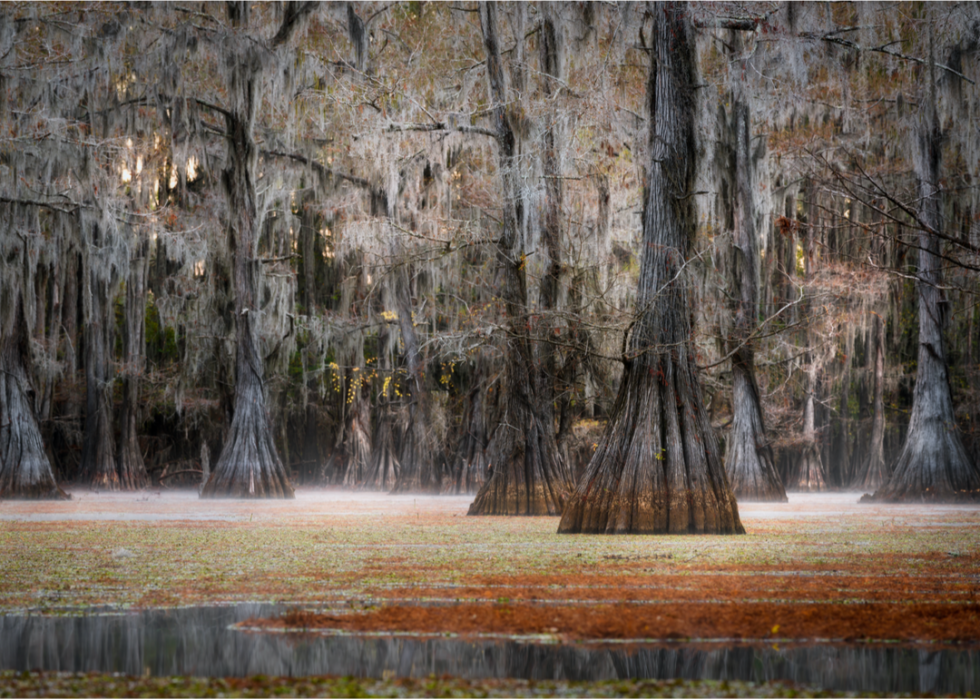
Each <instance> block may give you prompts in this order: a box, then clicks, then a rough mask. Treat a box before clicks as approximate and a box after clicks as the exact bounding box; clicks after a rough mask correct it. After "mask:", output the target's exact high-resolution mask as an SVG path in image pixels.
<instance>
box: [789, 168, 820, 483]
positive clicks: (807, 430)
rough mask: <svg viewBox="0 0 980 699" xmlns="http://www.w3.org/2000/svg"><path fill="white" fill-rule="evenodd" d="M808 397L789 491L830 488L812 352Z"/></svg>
mask: <svg viewBox="0 0 980 699" xmlns="http://www.w3.org/2000/svg"><path fill="white" fill-rule="evenodd" d="M813 188H814V186H813V183H812V182H811V183H810V186H809V190H808V192H807V222H806V250H805V251H804V274H805V278H806V283H807V284H809V283H810V281H811V280H812V279H813V272H814V270H813V267H814V265H815V264H816V259H815V256H816V244H815V236H816V228H817V221H818V213H817V211H818V207H817V202H816V193H815V192H814V191H813ZM810 310H811V309H810V304H809V302H807V304H806V307H805V308H804V310H803V315H804V317H808V316H809V315H810ZM805 338H806V344H807V347H808V348H810V347H812V346H813V337H812V333H811V332H810V330H809V328H808V329H807V330H806V331H805ZM804 361H805V362H806V395H805V397H804V402H803V448H802V449H801V450H800V453H799V455H798V456H797V458H796V461H795V463H794V465H793V469H792V474H791V476H790V478H789V479H788V480H787V482H786V488H787V490H802V491H820V490H826V489H827V479H826V477H825V476H824V467H823V459H822V458H821V456H820V445H818V444H817V430H816V405H815V402H816V394H817V363H816V359H815V357H814V356H813V352H812V351H808V352H807V353H806V357H805V358H804Z"/></svg>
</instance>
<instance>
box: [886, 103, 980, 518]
mask: <svg viewBox="0 0 980 699" xmlns="http://www.w3.org/2000/svg"><path fill="white" fill-rule="evenodd" d="M931 97H932V99H933V101H932V106H930V107H927V110H928V116H927V117H926V119H924V123H923V124H922V125H921V126H920V127H919V130H918V133H917V134H916V143H915V148H916V152H915V153H914V158H913V164H914V168H915V175H916V178H917V179H918V181H919V202H920V203H919V218H920V219H921V221H922V223H923V224H925V225H924V226H923V227H922V228H920V230H919V236H918V243H919V280H918V283H917V288H918V296H919V298H918V301H919V352H918V367H917V371H916V381H915V389H914V391H913V394H912V415H911V417H910V418H909V429H908V433H907V435H906V437H905V445H904V446H903V447H902V451H901V453H900V454H899V457H898V460H897V461H896V463H895V466H894V468H893V470H892V475H891V478H889V479H888V482H887V483H886V484H885V485H884V486H882V487H881V488H880V489H879V490H878V491H877V492H876V493H875V494H874V496H873V498H872V499H873V500H874V501H877V502H903V501H918V500H933V501H937V500H961V499H977V498H980V469H978V468H977V466H976V465H975V464H974V463H973V462H971V461H970V458H969V456H968V455H967V453H966V450H965V449H964V448H963V443H962V442H961V440H960V436H959V433H958V431H957V426H956V416H955V414H954V412H953V399H952V395H951V393H950V387H949V368H948V366H947V360H946V349H945V345H944V342H943V325H944V321H945V310H946V300H945V298H944V297H943V292H942V291H941V286H942V267H941V261H940V258H939V255H940V252H941V242H940V239H939V236H937V235H934V234H933V233H931V232H930V230H928V229H932V230H935V231H939V232H941V231H942V227H943V220H942V190H941V188H940V187H941V185H940V165H941V148H942V133H941V131H940V128H939V124H938V119H937V116H936V113H935V95H932V96H931Z"/></svg>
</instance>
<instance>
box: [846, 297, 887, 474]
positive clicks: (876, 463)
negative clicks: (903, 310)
mask: <svg viewBox="0 0 980 699" xmlns="http://www.w3.org/2000/svg"><path fill="white" fill-rule="evenodd" d="M874 380H875V383H874V398H873V415H872V418H871V441H870V442H869V444H868V454H867V457H866V458H865V459H864V462H863V463H862V465H861V469H860V470H859V471H858V473H857V475H856V476H855V478H854V481H853V484H852V486H853V487H854V488H860V489H862V490H867V491H870V492H874V491H875V490H877V489H878V488H880V487H881V486H882V485H884V483H885V482H886V481H887V480H888V477H889V475H891V474H890V472H889V470H888V465H887V464H886V463H885V327H884V323H883V322H882V320H881V316H880V315H878V314H877V313H876V314H875V316H874Z"/></svg>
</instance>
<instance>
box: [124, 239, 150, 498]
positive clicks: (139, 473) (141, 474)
mask: <svg viewBox="0 0 980 699" xmlns="http://www.w3.org/2000/svg"><path fill="white" fill-rule="evenodd" d="M148 257H149V241H142V242H140V243H139V251H138V252H137V253H136V255H135V256H134V257H133V258H132V259H131V260H130V267H129V279H128V280H127V282H126V302H125V307H124V310H123V313H124V318H123V333H124V334H123V361H124V362H125V364H124V370H123V385H122V387H123V401H122V409H121V411H120V417H119V422H120V425H121V433H120V436H119V487H120V488H121V489H122V490H136V489H138V488H145V487H146V485H147V482H148V480H149V479H148V478H147V475H146V466H145V464H144V463H143V453H142V452H141V451H140V445H139V432H138V430H137V425H138V421H137V417H138V414H139V400H140V389H139V387H140V380H141V378H142V376H143V366H144V364H145V361H146V339H145V338H146V327H145V326H146V272H147V267H148Z"/></svg>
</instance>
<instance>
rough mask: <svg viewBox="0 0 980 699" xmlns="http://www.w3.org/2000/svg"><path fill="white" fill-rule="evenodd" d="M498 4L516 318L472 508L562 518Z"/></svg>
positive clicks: (510, 286) (506, 287)
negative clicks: (497, 414) (486, 470)
mask: <svg viewBox="0 0 980 699" xmlns="http://www.w3.org/2000/svg"><path fill="white" fill-rule="evenodd" d="M496 14H497V5H495V4H494V3H480V24H481V27H482V29H483V43H484V47H485V49H486V54H487V71H488V77H489V80H490V92H491V96H492V98H493V101H494V103H495V104H494V124H495V127H496V129H497V142H498V146H499V169H500V172H501V182H502V185H503V192H502V199H503V211H502V215H503V222H502V223H503V225H502V231H501V237H500V240H499V245H498V251H499V252H498V264H499V267H500V279H501V287H502V288H501V296H502V298H503V300H504V303H505V307H506V312H507V319H508V331H509V332H508V334H509V340H508V348H507V357H508V359H509V366H508V368H507V372H506V378H505V380H504V387H505V389H506V391H507V393H506V396H507V399H506V402H505V407H504V411H503V415H502V419H501V421H500V423H499V424H498V425H497V427H496V428H495V429H494V430H493V435H492V436H491V439H490V444H489V446H488V448H487V456H488V461H489V463H490V466H489V467H490V469H491V473H490V478H489V479H488V480H487V482H486V483H485V484H484V485H483V487H482V488H481V489H480V492H479V493H477V496H476V498H475V500H474V501H473V504H472V505H470V509H469V514H471V515H505V514H506V515H545V514H548V515H557V514H560V513H561V511H562V507H563V505H564V503H565V499H566V498H567V496H568V492H569V491H570V490H571V485H572V483H571V475H570V474H569V472H568V468H567V466H566V464H565V462H564V461H563V460H562V459H561V456H560V454H559V451H558V445H557V443H556V441H555V424H554V415H553V410H552V400H551V399H552V396H551V391H550V388H546V382H545V381H544V380H543V377H542V376H541V373H542V372H541V369H540V368H539V366H538V364H537V362H536V358H535V356H534V347H533V340H532V338H531V330H530V318H529V317H528V311H527V271H526V268H525V259H524V252H525V251H524V250H523V247H522V244H521V243H520V241H519V240H518V238H519V236H518V221H519V220H521V218H522V216H521V212H520V211H519V207H521V206H523V203H522V201H521V198H520V194H519V191H520V190H519V183H518V181H517V179H518V177H517V162H516V159H515V140H516V139H515V135H514V132H513V130H512V128H511V125H510V115H509V114H508V113H507V111H506V109H505V104H506V103H507V98H506V96H507V90H506V86H505V80H504V72H503V64H502V62H501V58H500V45H499V38H498V36H497V19H496Z"/></svg>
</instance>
